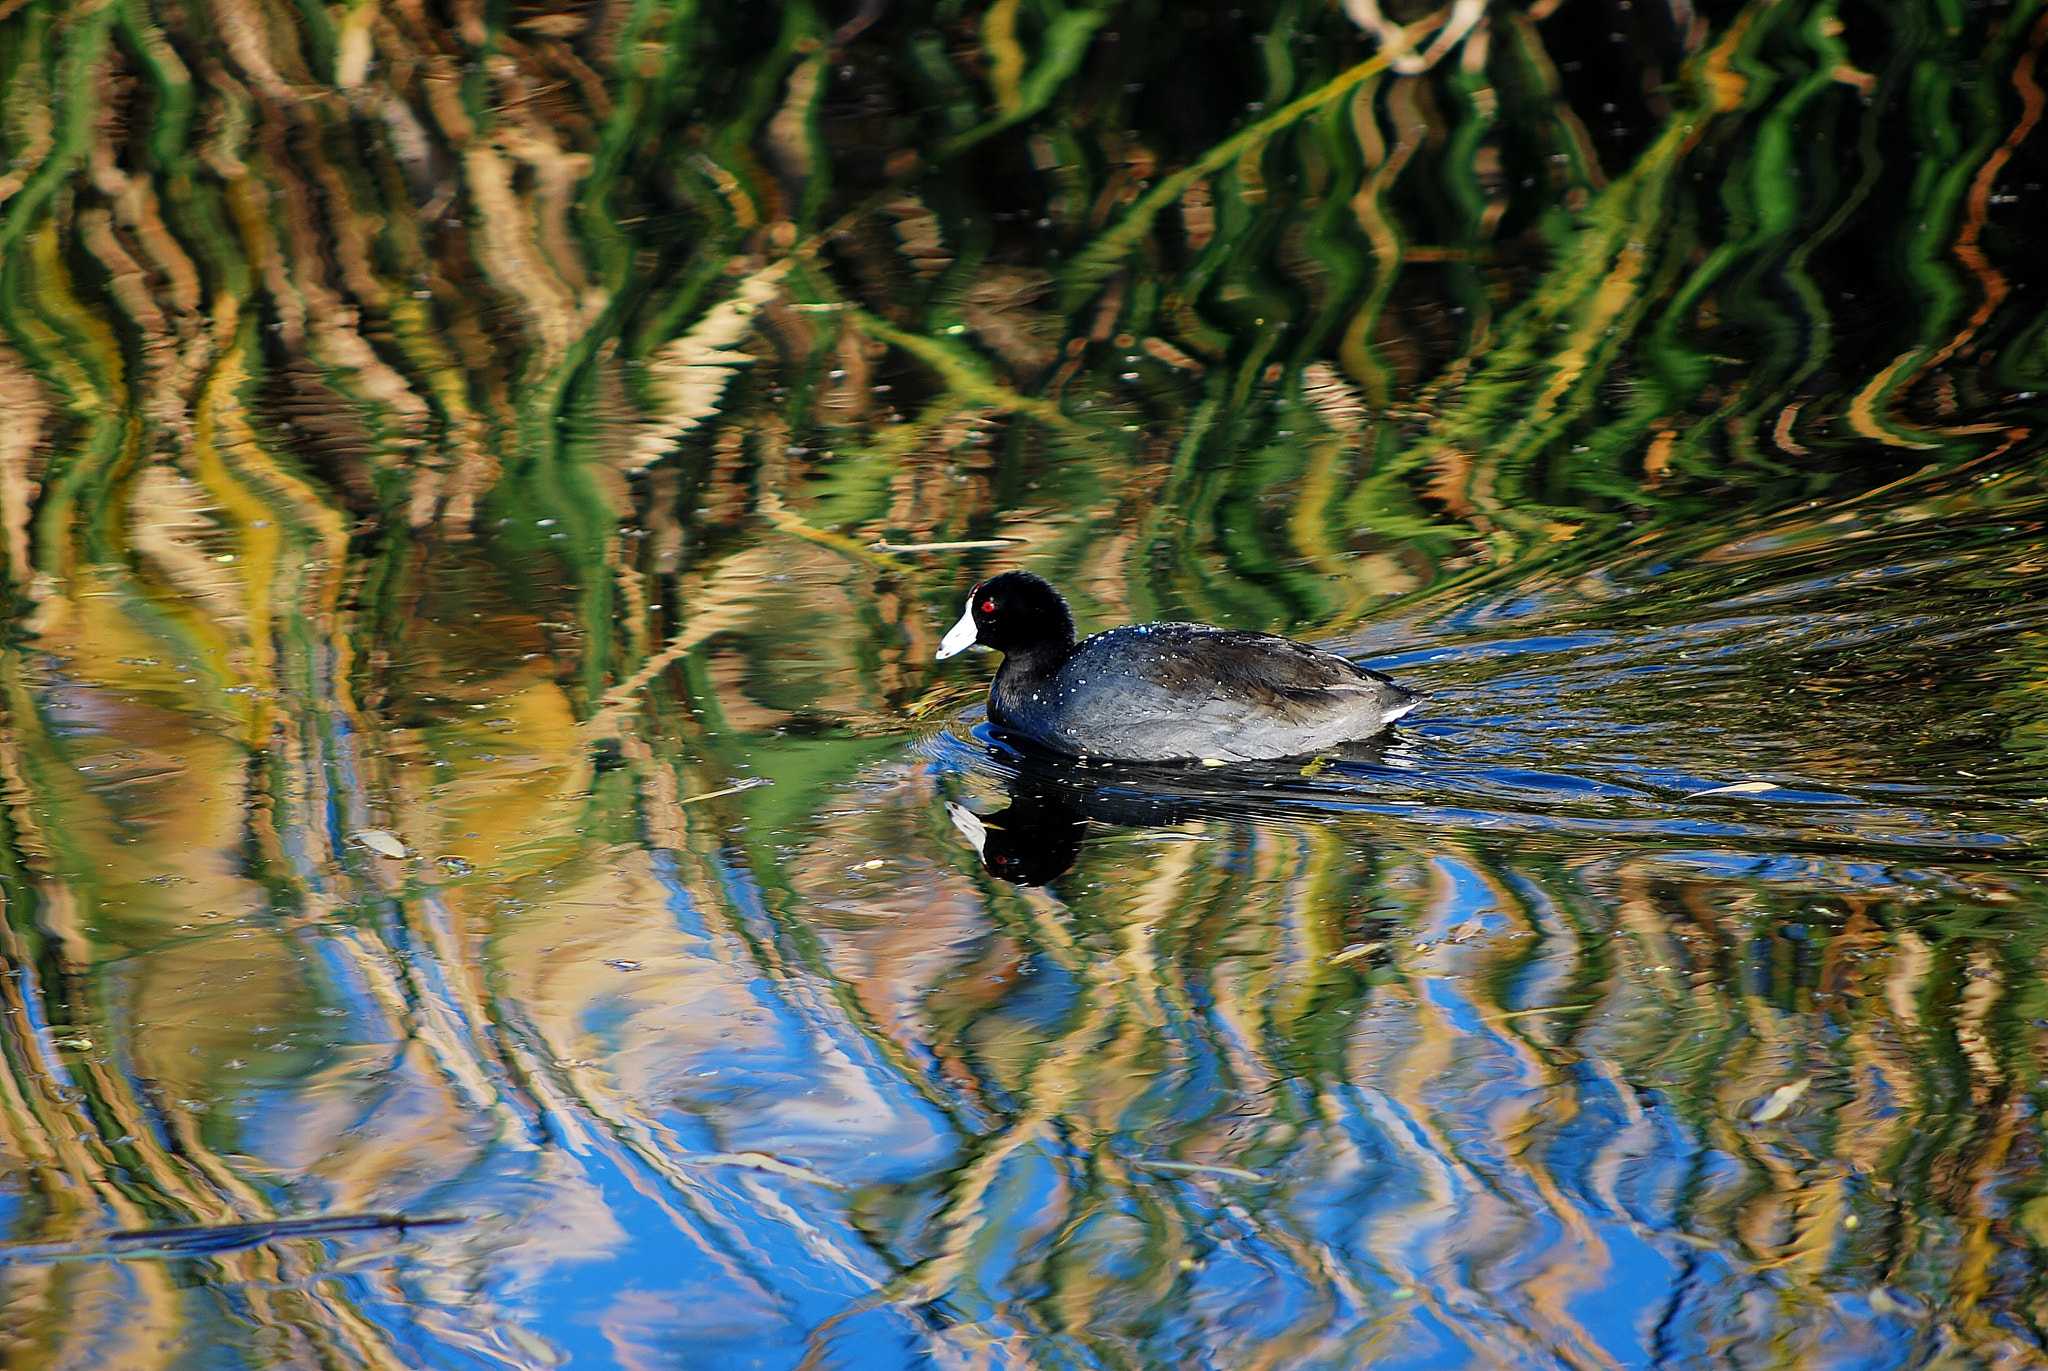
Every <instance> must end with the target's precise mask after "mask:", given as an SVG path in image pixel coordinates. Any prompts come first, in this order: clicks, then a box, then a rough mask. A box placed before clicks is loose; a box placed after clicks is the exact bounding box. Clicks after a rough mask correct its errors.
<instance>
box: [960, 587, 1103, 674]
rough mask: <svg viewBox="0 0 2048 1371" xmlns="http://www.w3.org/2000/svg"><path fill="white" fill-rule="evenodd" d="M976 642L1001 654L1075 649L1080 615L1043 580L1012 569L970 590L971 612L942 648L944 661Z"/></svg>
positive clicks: (968, 602) (963, 616)
mask: <svg viewBox="0 0 2048 1371" xmlns="http://www.w3.org/2000/svg"><path fill="white" fill-rule="evenodd" d="M976 643H980V644H981V645H982V646H983V647H992V648H994V649H995V650H996V651H998V652H1017V653H1026V654H1030V653H1035V652H1042V651H1046V650H1051V651H1055V652H1065V651H1066V650H1067V649H1068V648H1070V647H1072V646H1073V645H1074V616H1073V615H1071V614H1069V613H1068V612H1067V602H1066V601H1065V600H1062V599H1061V598H1060V593H1059V592H1058V591H1057V590H1054V589H1053V588H1052V587H1051V586H1050V585H1048V584H1046V582H1044V581H1043V580H1040V579H1039V578H1038V577H1036V576H1033V575H1032V574H1031V573H1030V572H1028V571H1006V572H1004V573H1003V574H1002V575H1000V576H996V577H993V578H991V579H989V580H986V581H983V582H982V583H981V584H980V585H978V586H976V587H975V588H974V589H973V590H972V591H971V592H969V594H968V596H967V610H966V612H965V613H963V614H962V615H961V616H960V622H959V623H957V624H955V625H953V627H952V630H951V631H950V632H948V633H947V634H946V638H945V641H944V642H942V643H940V644H939V660H940V661H944V660H945V659H946V658H948V657H950V656H952V655H953V654H954V653H956V652H965V651H966V650H967V649H968V648H970V647H972V646H974V644H976Z"/></svg>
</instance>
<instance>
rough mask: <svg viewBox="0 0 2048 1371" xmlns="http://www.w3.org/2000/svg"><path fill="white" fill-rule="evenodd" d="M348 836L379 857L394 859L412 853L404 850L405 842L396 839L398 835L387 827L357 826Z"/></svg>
mask: <svg viewBox="0 0 2048 1371" xmlns="http://www.w3.org/2000/svg"><path fill="white" fill-rule="evenodd" d="M348 836H349V838H350V839H351V840H353V841H354V842H356V843H357V844H359V845H361V846H363V847H367V848H369V849H370V851H372V852H374V853H376V854H377V855H378V856H379V857H390V858H393V859H394V860H395V859H397V858H400V857H409V856H411V855H412V854H411V853H410V852H408V851H407V850H406V846H405V844H404V843H402V842H400V841H399V840H398V835H397V834H395V833H392V832H390V831H389V830H388V829H382V828H359V829H357V830H356V831H355V832H353V833H351V834H349V835H348Z"/></svg>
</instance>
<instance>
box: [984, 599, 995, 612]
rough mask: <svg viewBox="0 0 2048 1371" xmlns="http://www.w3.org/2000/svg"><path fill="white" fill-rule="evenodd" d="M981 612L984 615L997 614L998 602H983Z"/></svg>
mask: <svg viewBox="0 0 2048 1371" xmlns="http://www.w3.org/2000/svg"><path fill="white" fill-rule="evenodd" d="M981 612H982V613H983V614H993V613H995V612H996V602H995V601H994V600H983V601H982V602H981Z"/></svg>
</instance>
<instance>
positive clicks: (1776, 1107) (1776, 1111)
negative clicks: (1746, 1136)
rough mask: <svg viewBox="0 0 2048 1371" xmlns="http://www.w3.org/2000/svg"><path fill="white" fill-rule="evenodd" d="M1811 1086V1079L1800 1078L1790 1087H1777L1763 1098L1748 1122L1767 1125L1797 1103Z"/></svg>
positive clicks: (1808, 1077)
mask: <svg viewBox="0 0 2048 1371" xmlns="http://www.w3.org/2000/svg"><path fill="white" fill-rule="evenodd" d="M1812 1084H1813V1077H1811V1076H1801V1077H1800V1078H1799V1079H1798V1080H1796V1081H1794V1082H1792V1083H1791V1084H1790V1085H1781V1086H1779V1087H1778V1088H1777V1089H1776V1090H1773V1091H1772V1092H1771V1093H1770V1094H1769V1095H1766V1096H1765V1097H1764V1102H1763V1103H1762V1104H1760V1105H1758V1106H1757V1107H1756V1112H1755V1113H1754V1114H1751V1115H1750V1116H1749V1121H1750V1122H1751V1123H1769V1122H1770V1121H1771V1120H1772V1119H1775V1118H1778V1117H1779V1116H1781V1115H1782V1114H1784V1112H1785V1111H1786V1110H1788V1109H1790V1108H1791V1107H1792V1106H1793V1105H1794V1104H1795V1103H1797V1102H1798V1099H1799V1097H1800V1096H1801V1095H1804V1094H1805V1093H1806V1091H1807V1088H1808V1087H1809V1086H1811V1085H1812Z"/></svg>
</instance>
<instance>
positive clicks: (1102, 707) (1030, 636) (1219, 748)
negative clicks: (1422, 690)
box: [938, 571, 1420, 762]
mask: <svg viewBox="0 0 2048 1371" xmlns="http://www.w3.org/2000/svg"><path fill="white" fill-rule="evenodd" d="M976 644H980V645H981V646H983V647H992V648H994V649H995V650H996V651H998V652H1000V653H1002V654H1003V664H1002V666H1001V668H1000V669H998V670H997V672H996V677H995V680H994V681H993V682H991V683H990V685H989V691H988V713H989V718H990V719H991V720H992V721H993V722H994V723H995V724H996V725H997V726H998V727H1000V728H1004V729H1007V730H1009V731H1011V732H1014V733H1019V734H1022V735H1023V736H1024V737H1026V738H1030V739H1032V740H1033V741H1035V742H1038V743H1041V744H1043V745H1044V746H1046V747H1050V748H1053V749H1054V750H1056V751H1059V752H1063V753H1066V754H1067V755H1069V756H1075V757H1099V758H1105V759H1110V760H1116V761H1126V762H1165V761H1193V760H1202V761H1209V762H1246V761H1266V760H1273V759H1276V758H1281V757H1306V756H1311V755H1313V754H1315V753H1319V752H1326V751H1329V750H1330V749H1331V748H1334V747H1337V746H1339V745H1340V744H1343V743H1348V742H1354V741H1357V740H1359V739H1362V738H1370V737H1371V736H1373V735H1374V734H1376V733H1379V732H1380V731H1382V730H1383V729H1385V728H1386V727H1387V725H1389V724H1391V723H1392V722H1393V721H1394V720H1396V719H1398V718H1400V717H1401V716H1402V715H1404V714H1406V713H1407V712H1408V711H1409V710H1411V709H1413V708H1414V707H1415V702H1416V700H1417V699H1418V698H1420V697H1419V696H1418V695H1417V694H1416V692H1414V691H1412V690H1409V689H1408V688H1407V687H1405V686H1401V685H1397V684H1395V683H1394V682H1393V681H1392V680H1391V679H1389V678H1388V677H1386V676H1382V675H1381V674H1380V673H1379V672H1377V671H1368V670H1366V669H1365V668H1364V667H1362V666H1359V665H1357V664H1356V663H1354V662H1351V661H1348V660H1346V659H1345V658H1343V657H1339V656H1338V655H1337V654H1336V653H1334V652H1325V651H1323V650H1322V649H1321V648H1315V647H1310V646H1309V645H1308V644H1306V643H1297V642H1294V641H1293V640H1291V639H1288V638H1281V637H1278V636H1276V635H1274V634H1271V633H1246V632H1241V631H1239V630H1235V629H1227V628H1214V627H1211V626H1210V625H1208V624H1183V623H1159V624H1127V625H1125V626H1124V627H1122V628H1113V629H1110V630H1109V631H1108V632H1106V633H1098V634H1096V635H1095V636H1094V637H1092V638H1089V639H1087V640H1085V641H1082V642H1076V641H1074V616H1073V614H1072V613H1071V612H1070V611H1069V610H1068V609H1067V602H1066V601H1065V600H1064V599H1062V598H1061V597H1060V593H1059V592H1058V591H1057V590H1055V589H1053V588H1052V586H1051V585H1050V584H1048V583H1047V582H1046V581H1044V580H1043V579H1041V578H1040V577H1037V576H1034V575H1032V574H1031V573H1030V572H1028V571H1006V572H1004V573H1003V574H1002V575H1000V576H997V577H994V578H992V579H990V580H986V581H983V582H981V583H980V584H979V585H977V586H975V587H974V589H973V591H972V592H971V593H969V595H968V597H967V608H966V610H965V611H964V612H963V613H962V614H961V615H960V622H958V623H956V624H954V625H953V627H952V629H951V631H949V632H948V633H947V634H946V636H945V638H944V640H943V641H942V642H941V643H940V644H939V654H938V655H939V660H941V661H944V660H945V659H946V658H948V657H951V656H953V655H955V654H956V653H960V652H965V651H966V650H967V649H968V648H969V647H972V646H974V645H976Z"/></svg>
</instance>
